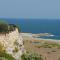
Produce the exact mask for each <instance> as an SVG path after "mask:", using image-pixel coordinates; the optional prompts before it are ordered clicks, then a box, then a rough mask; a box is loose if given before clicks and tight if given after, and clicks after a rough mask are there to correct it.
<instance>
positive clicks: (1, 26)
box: [0, 21, 20, 33]
mask: <svg viewBox="0 0 60 60" xmlns="http://www.w3.org/2000/svg"><path fill="white" fill-rule="evenodd" d="M15 28H18V31H19V32H20V28H19V26H18V25H15V24H8V23H7V22H5V21H0V33H7V32H10V31H14V30H15Z"/></svg>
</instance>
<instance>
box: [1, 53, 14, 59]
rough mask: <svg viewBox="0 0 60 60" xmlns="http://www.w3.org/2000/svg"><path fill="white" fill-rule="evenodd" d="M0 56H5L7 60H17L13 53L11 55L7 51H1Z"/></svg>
mask: <svg viewBox="0 0 60 60" xmlns="http://www.w3.org/2000/svg"><path fill="white" fill-rule="evenodd" d="M0 58H4V59H6V60H15V59H14V58H13V57H12V56H11V55H9V54H7V53H1V52H0ZM1 60H2V59H1Z"/></svg>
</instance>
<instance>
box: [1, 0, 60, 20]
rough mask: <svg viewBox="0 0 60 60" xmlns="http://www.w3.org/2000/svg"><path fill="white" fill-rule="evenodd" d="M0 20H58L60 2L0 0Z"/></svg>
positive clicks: (50, 0)
mask: <svg viewBox="0 0 60 60" xmlns="http://www.w3.org/2000/svg"><path fill="white" fill-rule="evenodd" d="M0 18H40V19H41V18H42V19H44V18H45V19H60V0H0Z"/></svg>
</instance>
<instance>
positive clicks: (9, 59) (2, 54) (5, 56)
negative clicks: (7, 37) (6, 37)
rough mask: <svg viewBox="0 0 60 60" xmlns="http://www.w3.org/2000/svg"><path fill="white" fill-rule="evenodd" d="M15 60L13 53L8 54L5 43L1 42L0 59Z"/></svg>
mask: <svg viewBox="0 0 60 60" xmlns="http://www.w3.org/2000/svg"><path fill="white" fill-rule="evenodd" d="M2 58H3V59H4V60H15V59H14V58H13V57H12V56H11V55H9V54H7V53H6V51H5V48H4V45H2V43H0V60H3V59H2Z"/></svg>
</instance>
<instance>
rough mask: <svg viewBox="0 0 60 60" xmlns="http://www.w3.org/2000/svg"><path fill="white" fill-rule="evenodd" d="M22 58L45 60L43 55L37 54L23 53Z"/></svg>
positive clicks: (23, 59) (26, 59)
mask: <svg viewBox="0 0 60 60" xmlns="http://www.w3.org/2000/svg"><path fill="white" fill-rule="evenodd" d="M21 59H22V60H43V59H42V56H41V55H40V56H39V55H37V54H23V55H22V56H21Z"/></svg>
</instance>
